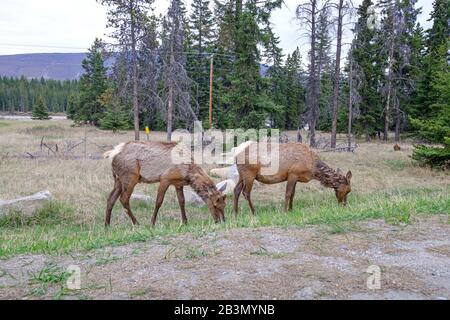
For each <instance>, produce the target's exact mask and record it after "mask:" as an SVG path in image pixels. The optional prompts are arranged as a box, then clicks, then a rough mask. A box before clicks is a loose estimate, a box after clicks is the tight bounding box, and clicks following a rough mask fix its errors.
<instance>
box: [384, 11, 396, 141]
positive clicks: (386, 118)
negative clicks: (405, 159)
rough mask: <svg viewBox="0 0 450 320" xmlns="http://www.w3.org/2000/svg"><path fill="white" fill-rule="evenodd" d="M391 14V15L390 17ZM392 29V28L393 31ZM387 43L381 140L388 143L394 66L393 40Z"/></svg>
mask: <svg viewBox="0 0 450 320" xmlns="http://www.w3.org/2000/svg"><path fill="white" fill-rule="evenodd" d="M392 14H393V13H391V15H392ZM391 19H392V24H394V18H393V17H391ZM393 29H394V28H392V30H393ZM386 40H387V41H389V43H390V44H389V67H388V68H389V71H388V92H387V100H386V107H385V108H384V135H383V140H384V141H388V135H389V112H390V105H391V95H392V68H393V65H394V39H392V38H391V39H386Z"/></svg>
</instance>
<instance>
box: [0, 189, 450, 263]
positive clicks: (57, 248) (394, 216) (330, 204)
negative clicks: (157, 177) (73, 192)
mask: <svg viewBox="0 0 450 320" xmlns="http://www.w3.org/2000/svg"><path fill="white" fill-rule="evenodd" d="M118 207H120V204H118ZM151 207H152V206H151V205H150V206H149V205H136V206H134V210H135V213H136V214H137V216H138V217H141V221H140V222H141V223H142V225H140V226H138V227H133V226H132V225H131V224H129V223H117V222H115V224H114V223H113V225H112V226H111V227H110V228H108V229H105V228H104V226H103V224H102V223H101V219H102V218H103V211H102V212H99V213H98V219H97V220H96V221H97V222H95V223H93V224H76V223H75V222H74V218H75V217H73V210H72V209H71V208H70V206H69V205H67V204H62V203H51V204H50V205H49V206H48V207H46V208H44V209H43V210H42V212H38V214H37V217H35V218H33V220H25V221H22V220H18V218H17V216H14V215H13V216H12V217H5V218H2V219H1V220H0V257H1V258H5V257H8V256H12V255H17V254H24V253H47V254H62V253H68V252H71V251H74V250H82V251H83V250H92V249H97V248H102V247H105V246H118V245H124V244H128V243H132V242H143V241H148V240H150V239H156V240H159V241H164V239H165V238H167V237H168V236H172V235H177V234H182V233H192V234H194V236H197V237H202V236H203V235H205V234H208V233H210V232H215V231H227V230H230V229H233V228H254V227H272V226H278V227H286V228H288V227H304V226H307V225H313V224H320V225H326V226H328V227H329V229H330V232H331V233H343V232H346V231H347V230H349V229H351V226H352V224H353V223H354V222H357V221H360V220H366V219H379V218H380V219H385V221H386V222H387V223H391V224H407V223H410V222H411V217H412V216H413V215H421V214H447V215H449V214H450V187H443V188H413V189H394V190H387V191H383V192H378V193H373V194H360V193H357V192H354V193H352V194H351V195H350V196H349V204H348V205H347V206H346V207H343V206H339V205H338V204H337V203H336V201H335V199H334V195H333V194H332V193H331V192H330V193H327V194H326V196H324V194H313V193H310V194H302V195H300V194H299V195H298V196H297V198H296V201H295V204H294V211H293V212H290V213H284V212H283V211H282V203H281V201H280V202H276V203H272V204H267V205H264V204H256V210H257V214H256V216H255V217H252V216H251V215H249V210H248V206H247V204H246V201H245V200H243V199H242V200H241V201H240V208H241V212H240V214H239V215H238V217H237V218H234V216H233V214H232V213H231V208H230V207H231V205H230V203H229V204H228V206H227V212H226V217H227V222H226V223H223V224H214V223H213V222H212V219H211V217H210V214H209V213H208V212H207V210H206V209H201V211H202V214H197V215H195V216H193V217H190V220H189V224H188V225H187V226H181V225H180V221H179V218H178V217H176V218H173V217H168V216H167V215H164V214H161V215H160V216H159V217H158V222H157V226H156V227H155V228H152V227H151V226H150V225H149V220H150V213H151ZM188 209H189V211H193V208H188ZM116 210H120V209H116ZM197 210H198V209H197ZM189 211H188V212H189ZM16 215H17V213H16ZM116 215H117V213H116ZM142 218H144V219H145V220H142ZM75 221H76V220H75ZM170 255H171V254H170V253H169V256H170ZM200 256H203V253H202V251H201V250H191V251H188V252H187V253H186V257H185V258H187V259H191V258H197V257H200ZM106 262H107V261H105V263H106Z"/></svg>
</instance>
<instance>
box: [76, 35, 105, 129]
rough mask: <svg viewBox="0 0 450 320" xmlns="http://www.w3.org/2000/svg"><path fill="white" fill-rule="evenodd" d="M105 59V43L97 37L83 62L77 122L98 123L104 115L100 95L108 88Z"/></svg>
mask: <svg viewBox="0 0 450 320" xmlns="http://www.w3.org/2000/svg"><path fill="white" fill-rule="evenodd" d="M105 60H106V54H105V50H104V43H103V42H102V41H101V40H100V39H95V41H94V44H93V45H92V47H91V48H90V49H89V52H88V54H87V55H86V58H85V59H84V60H83V62H82V63H81V65H82V67H83V69H84V74H83V75H82V76H81V78H80V100H79V108H78V111H77V112H76V117H75V121H76V122H88V123H92V124H94V125H98V124H99V120H100V118H101V117H102V116H103V112H104V107H103V105H102V104H101V102H100V97H101V96H102V94H103V93H104V92H105V91H106V89H107V88H108V79H107V76H106V73H107V68H106V67H105Z"/></svg>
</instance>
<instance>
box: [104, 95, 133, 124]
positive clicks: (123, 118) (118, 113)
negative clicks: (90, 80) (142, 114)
mask: <svg viewBox="0 0 450 320" xmlns="http://www.w3.org/2000/svg"><path fill="white" fill-rule="evenodd" d="M100 100H101V102H102V105H104V106H105V109H106V111H105V114H104V116H103V117H102V118H101V119H100V128H101V129H103V130H112V131H113V132H116V131H117V130H127V129H131V128H132V123H131V118H130V115H129V112H128V111H126V110H125V109H124V108H123V107H121V106H120V105H119V104H118V101H117V99H116V98H115V96H114V92H113V90H112V89H108V90H107V91H106V92H105V93H104V94H103V95H102V96H101V98H100Z"/></svg>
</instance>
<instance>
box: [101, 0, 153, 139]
mask: <svg viewBox="0 0 450 320" xmlns="http://www.w3.org/2000/svg"><path fill="white" fill-rule="evenodd" d="M99 2H100V3H101V4H103V5H106V6H108V7H109V10H108V27H111V28H114V30H115V31H114V32H113V33H112V34H111V36H112V37H113V38H115V39H116V40H117V41H118V45H119V46H120V47H121V48H122V51H124V52H130V55H131V57H130V60H129V61H130V64H131V70H132V73H131V81H132V99H133V113H134V138H135V140H139V100H138V86H139V79H138V76H139V75H138V55H137V48H138V43H139V42H140V40H141V36H142V32H141V31H142V26H143V25H144V24H145V23H146V20H147V12H148V11H150V10H151V5H152V4H153V0H99Z"/></svg>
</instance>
